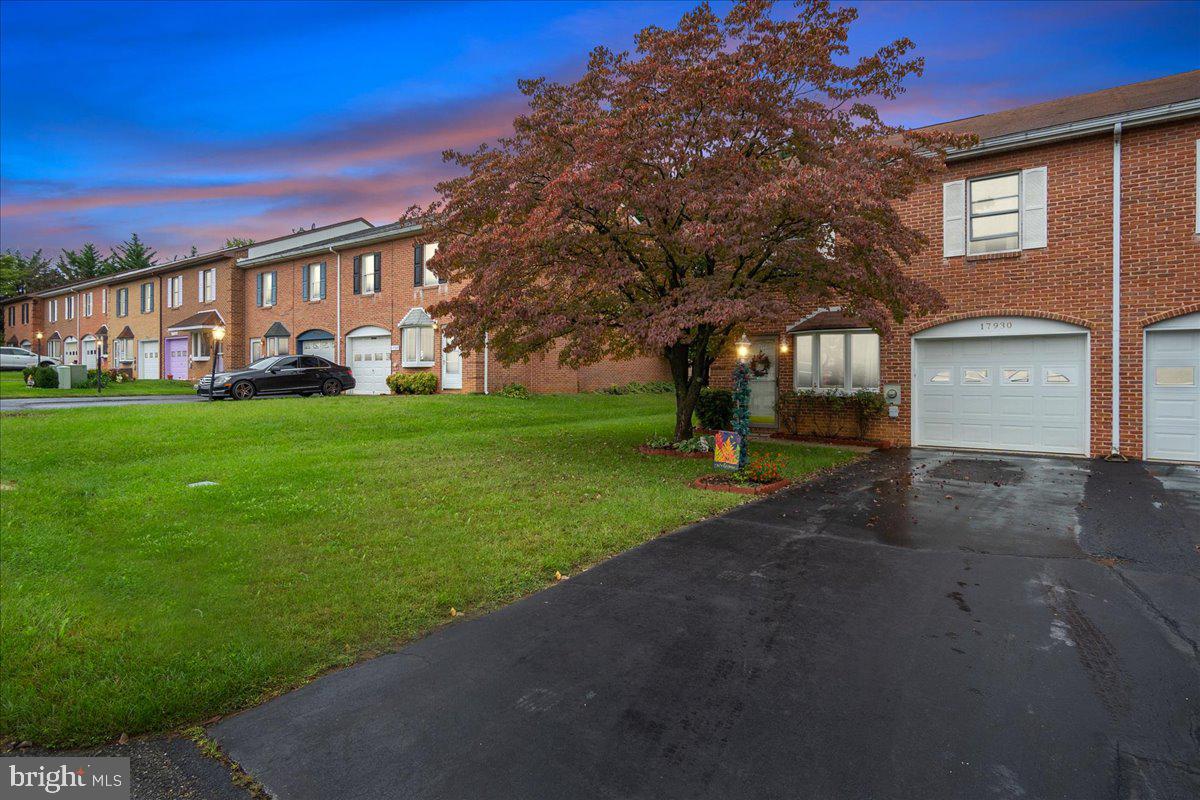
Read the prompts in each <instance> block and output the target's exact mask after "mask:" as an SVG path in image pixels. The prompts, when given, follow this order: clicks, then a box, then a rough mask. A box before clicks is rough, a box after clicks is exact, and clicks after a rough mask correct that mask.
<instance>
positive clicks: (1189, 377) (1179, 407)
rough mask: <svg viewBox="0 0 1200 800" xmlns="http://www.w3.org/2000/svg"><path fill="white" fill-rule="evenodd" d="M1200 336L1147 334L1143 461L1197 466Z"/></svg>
mask: <svg viewBox="0 0 1200 800" xmlns="http://www.w3.org/2000/svg"><path fill="white" fill-rule="evenodd" d="M1196 375H1200V330H1167V331H1153V330H1151V331H1147V332H1146V370H1145V376H1144V380H1145V392H1146V457H1147V458H1159V459H1167V460H1170V461H1194V462H1200V386H1197V385H1195V384H1196V381H1195V376H1196Z"/></svg>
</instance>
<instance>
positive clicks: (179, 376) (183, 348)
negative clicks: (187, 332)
mask: <svg viewBox="0 0 1200 800" xmlns="http://www.w3.org/2000/svg"><path fill="white" fill-rule="evenodd" d="M165 344H166V347H167V375H168V376H169V377H171V378H174V379H175V380H177V381H186V380H187V379H188V340H187V337H186V336H181V337H179V338H178V339H167V340H166V342H165Z"/></svg>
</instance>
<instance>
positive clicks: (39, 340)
mask: <svg viewBox="0 0 1200 800" xmlns="http://www.w3.org/2000/svg"><path fill="white" fill-rule="evenodd" d="M37 340H38V366H39V367H40V366H41V365H42V332H41V331H38V332H37Z"/></svg>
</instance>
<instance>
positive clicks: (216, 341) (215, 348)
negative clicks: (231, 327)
mask: <svg viewBox="0 0 1200 800" xmlns="http://www.w3.org/2000/svg"><path fill="white" fill-rule="evenodd" d="M212 338H213V343H212V352H211V353H209V354H208V357H209V358H210V359H212V372H211V374H210V375H209V377H208V399H209V400H216V399H217V354H218V353H220V352H221V340H222V339H224V338H225V329H224V328H222V327H221V326H220V325H218V326H217V327H215V328H213V332H212Z"/></svg>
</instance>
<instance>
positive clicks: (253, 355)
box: [250, 339, 263, 364]
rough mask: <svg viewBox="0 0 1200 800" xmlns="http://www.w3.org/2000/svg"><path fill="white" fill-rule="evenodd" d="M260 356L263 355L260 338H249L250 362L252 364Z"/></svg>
mask: <svg viewBox="0 0 1200 800" xmlns="http://www.w3.org/2000/svg"><path fill="white" fill-rule="evenodd" d="M262 357H263V343H262V339H251V340H250V363H251V364H253V363H254V362H255V361H258V360H259V359H260V358H262Z"/></svg>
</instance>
